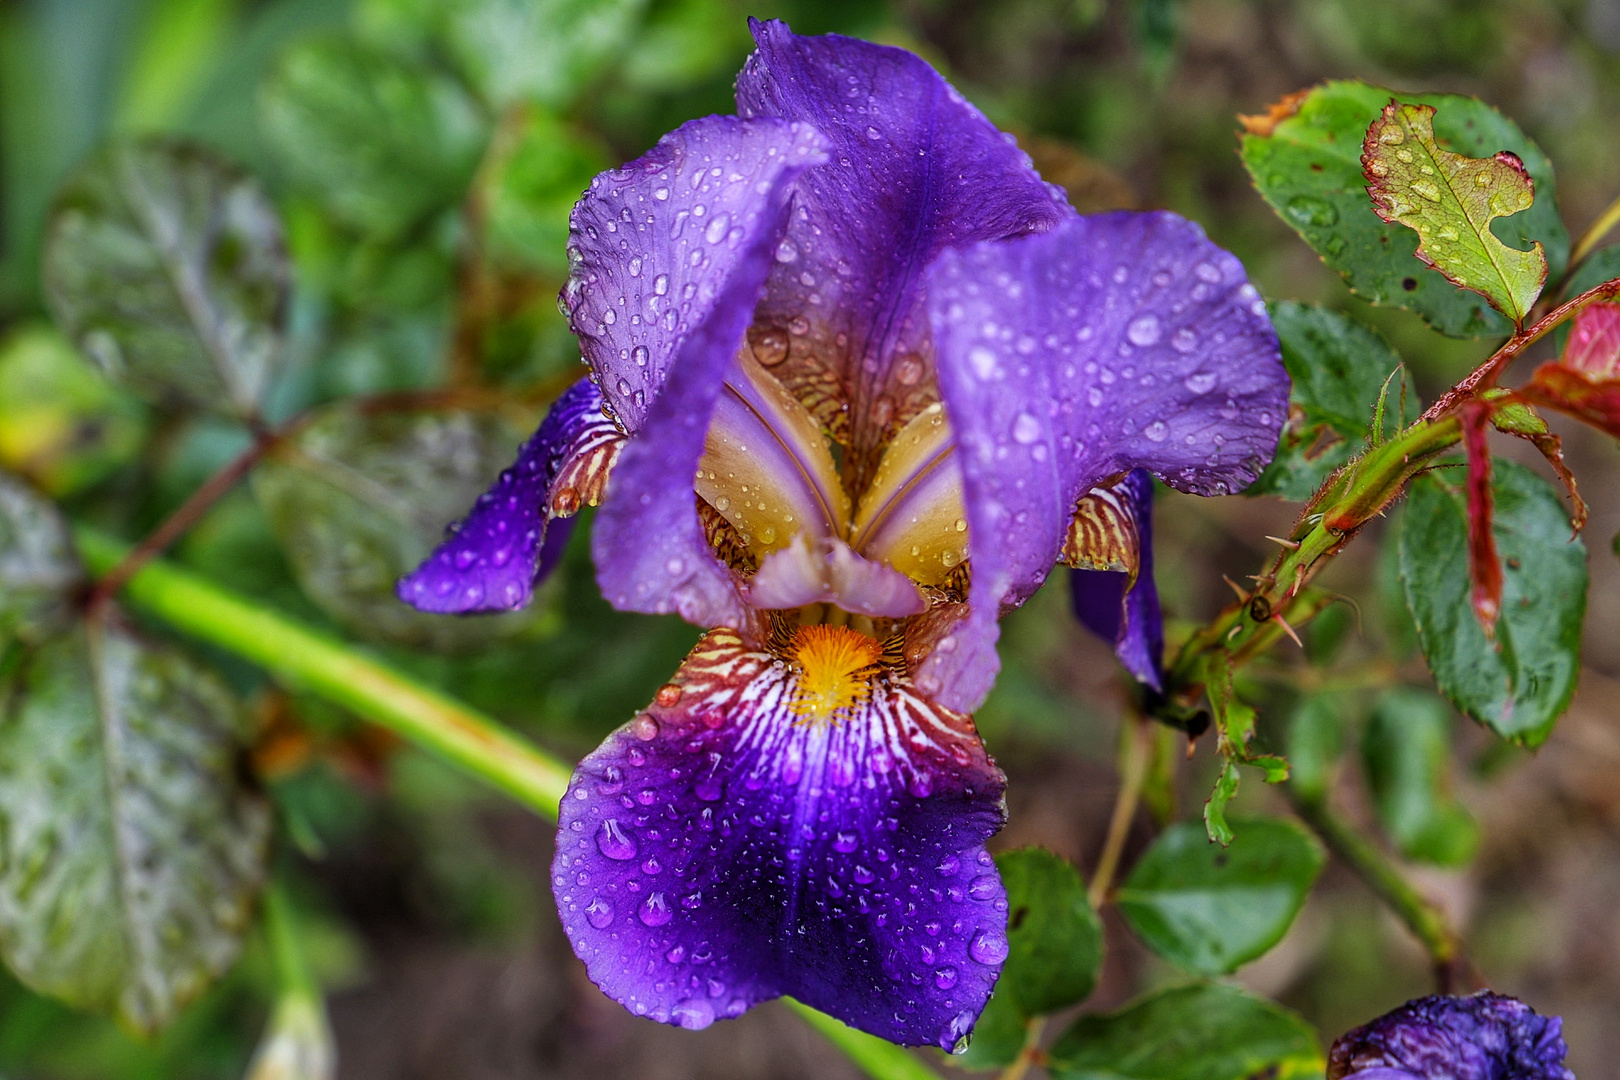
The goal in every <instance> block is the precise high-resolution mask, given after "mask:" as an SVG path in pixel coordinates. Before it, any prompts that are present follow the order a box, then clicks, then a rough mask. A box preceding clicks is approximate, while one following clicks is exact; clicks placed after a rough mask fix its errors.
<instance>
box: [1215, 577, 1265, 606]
mask: <svg viewBox="0 0 1620 1080" xmlns="http://www.w3.org/2000/svg"><path fill="white" fill-rule="evenodd" d="M1221 580H1222V581H1224V582H1226V583H1227V584H1228V585H1230V586H1232V591H1233V592H1235V593H1237V598H1238V599H1239V600H1247V599H1248V598H1249V594H1248V593H1246V592H1244V591H1243V586H1241V585H1239V584H1238V583H1237V582H1235V581H1233V580H1232V579H1231V578H1229V577H1227V576H1226V575H1225V574H1222V575H1221ZM1255 580H1257V581H1258V580H1259V579H1258V578H1256V579H1255Z"/></svg>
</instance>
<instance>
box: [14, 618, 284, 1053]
mask: <svg viewBox="0 0 1620 1080" xmlns="http://www.w3.org/2000/svg"><path fill="white" fill-rule="evenodd" d="M242 735H243V732H242V715H241V711H240V708H239V706H238V705H237V704H236V702H235V701H234V699H233V698H232V697H231V695H230V692H229V691H228V690H227V689H226V688H225V687H224V685H223V684H222V683H221V681H220V680H219V678H218V677H217V676H215V675H213V674H212V673H210V672H208V671H207V670H205V669H203V668H201V667H199V666H198V665H196V664H195V663H193V662H192V661H191V660H189V659H187V658H186V657H184V656H183V655H181V654H180V653H178V652H175V651H173V650H171V649H168V648H165V647H159V646H154V645H149V644H146V643H144V642H141V641H139V640H137V639H136V638H135V637H133V636H131V635H130V634H129V633H127V632H126V631H124V630H121V629H118V628H116V627H111V626H109V627H106V628H105V629H101V630H98V631H95V632H94V633H93V634H92V632H91V631H89V630H87V629H86V628H85V627H82V626H81V627H79V628H77V629H74V630H72V631H68V632H65V633H63V634H60V635H58V636H56V637H54V638H51V639H50V640H48V641H46V642H45V643H43V644H41V645H39V646H38V647H36V648H32V649H29V650H28V651H27V652H26V653H25V654H24V656H23V657H22V658H21V660H20V662H19V663H17V664H16V665H15V666H13V667H12V668H11V669H10V670H9V671H8V672H7V674H6V675H5V677H4V681H3V682H0V763H3V765H0V851H3V852H4V853H5V859H4V861H3V862H0V953H3V954H4V957H5V961H6V963H7V965H8V966H10V968H11V969H12V971H13V972H15V973H16V974H17V976H18V977H19V978H20V979H22V980H23V982H25V983H27V984H28V985H29V986H30V987H32V988H33V989H35V990H38V991H40V992H42V993H46V994H50V995H52V996H55V997H59V998H61V999H63V1000H64V1001H66V1002H68V1003H69V1004H71V1005H74V1006H76V1007H78V1008H83V1009H91V1010H96V1011H100V1012H107V1013H113V1014H115V1015H117V1016H118V1017H119V1019H120V1020H121V1021H122V1022H123V1023H125V1024H126V1025H128V1026H129V1027H131V1028H134V1029H135V1030H137V1031H141V1032H154V1031H157V1030H159V1029H161V1028H163V1027H164V1026H166V1025H167V1024H168V1023H169V1022H170V1021H171V1020H173V1019H174V1017H175V1015H176V1014H177V1013H178V1011H179V1010H180V1008H181V1007H182V1006H184V1005H185V1004H186V1003H187V1002H189V1001H190V1000H192V999H193V998H195V997H197V995H198V994H200V993H201V992H202V991H203V990H205V989H206V988H207V987H208V986H209V984H210V983H212V982H213V981H214V979H215V978H217V977H218V976H219V975H220V974H221V973H222V972H224V971H225V969H226V968H227V967H229V966H230V964H231V963H232V961H234V960H235V958H236V955H237V953H238V951H239V949H240V947H241V937H242V934H243V933H244V932H245V931H246V929H247V927H248V925H249V923H250V922H251V920H252V916H253V905H254V897H255V895H256V894H257V892H258V889H259V887H260V885H261V884H262V882H263V880H264V873H265V859H266V853H267V849H268V840H269V830H270V814H269V808H268V806H267V804H266V803H265V802H264V801H263V800H262V799H261V798H260V797H259V796H258V795H257V794H255V793H253V792H250V791H248V790H246V789H245V788H244V787H243V785H242V783H241V779H240V776H241V774H240V769H239V761H238V758H239V755H240V753H241V752H242V750H243V744H242Z"/></svg>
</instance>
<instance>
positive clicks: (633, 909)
mask: <svg viewBox="0 0 1620 1080" xmlns="http://www.w3.org/2000/svg"><path fill="white" fill-rule="evenodd" d="M752 26H753V31H754V36H755V39H756V41H757V43H758V49H757V51H756V52H755V53H754V54H753V56H751V57H750V58H749V60H748V63H747V65H746V66H745V67H744V68H743V71H742V73H741V75H740V76H739V77H738V80H737V104H738V115H737V116H710V117H705V118H703V119H700V120H694V121H692V122H691V123H688V124H685V125H683V126H682V127H680V128H679V129H677V130H675V131H673V132H671V133H670V134H669V135H667V136H665V137H664V139H663V140H662V141H661V142H660V143H659V144H658V145H657V146H656V147H654V148H653V149H652V150H651V151H650V152H648V153H647V154H646V156H644V157H642V158H640V159H639V160H637V161H633V162H631V163H630V164H628V165H625V166H623V167H622V168H618V169H613V170H610V171H608V172H605V173H603V174H602V175H601V176H599V177H597V179H596V180H595V181H594V182H593V183H592V184H591V187H590V189H589V190H588V191H587V192H586V193H585V195H584V197H583V198H582V199H581V201H580V203H579V205H578V206H577V207H576V208H575V210H574V215H573V221H572V232H571V242H570V248H569V254H570V257H571V259H572V263H573V271H572V275H571V278H570V280H569V283H568V286H567V288H566V289H565V291H564V293H563V303H564V306H565V308H566V309H567V312H568V314H569V317H570V319H571V322H572V325H573V329H574V331H575V333H576V334H577V335H578V337H579V340H580V343H581V348H582V351H583V353H584V356H585V360H586V362H587V363H588V364H589V366H590V376H589V379H588V380H581V381H580V383H579V384H578V385H576V386H575V387H574V388H573V389H572V390H570V391H569V393H568V394H567V395H565V396H564V398H563V399H562V400H561V401H559V402H558V404H557V406H556V407H555V408H554V410H553V411H552V414H551V415H550V416H549V417H547V419H546V421H545V423H544V424H542V425H541V428H540V430H539V431H538V432H537V433H536V435H535V436H534V438H533V439H531V440H530V442H529V443H527V444H526V445H525V446H524V447H523V449H522V451H521V453H520V455H519V458H518V461H517V463H516V464H515V465H514V466H513V467H512V469H511V470H509V471H508V472H507V473H506V474H504V475H503V476H502V477H501V479H500V481H499V482H498V483H497V484H496V486H495V487H494V488H493V489H492V490H491V491H490V493H489V494H487V495H485V496H484V497H483V498H482V499H481V501H480V502H479V503H478V504H477V505H476V506H475V507H474V508H473V510H472V511H471V513H470V514H469V515H468V517H467V518H466V520H465V521H464V522H462V524H461V525H460V527H459V529H458V530H457V531H456V532H455V533H454V534H452V535H451V536H450V537H449V538H448V539H447V540H446V541H445V543H444V545H443V546H442V547H441V548H440V549H439V550H438V551H437V552H436V553H435V554H434V555H433V556H432V557H431V558H430V559H429V560H428V561H427V562H426V563H424V564H423V565H422V567H421V568H419V569H418V570H417V571H416V572H415V573H414V574H412V575H411V576H409V577H407V578H406V579H405V580H404V581H402V582H401V583H400V595H401V597H402V598H403V599H405V600H407V601H408V602H410V603H412V604H415V605H416V606H418V607H420V608H423V609H426V610H432V611H446V612H471V611H484V610H496V609H502V608H507V607H514V606H518V605H521V604H522V603H525V602H526V601H527V600H528V597H529V595H530V591H531V589H532V586H533V582H534V580H535V578H536V571H537V568H539V567H540V565H541V559H542V553H543V552H544V551H545V550H546V549H547V548H549V547H551V546H552V537H553V536H554V530H555V529H556V528H557V523H558V522H559V521H561V520H563V519H564V518H565V517H566V516H567V515H570V514H572V513H574V512H575V511H576V510H578V509H579V508H580V507H581V506H583V505H586V504H596V503H598V502H601V503H602V506H601V510H600V512H599V513H598V515H597V517H596V521H595V524H594V531H593V536H592V550H593V555H594V558H595V562H596V567H597V578H598V582H599V583H600V585H601V588H602V590H603V592H604V594H605V595H606V597H607V598H608V600H609V601H611V602H612V603H613V604H614V605H615V606H616V607H619V608H621V609H625V610H632V611H644V612H678V613H679V614H680V615H682V616H683V617H685V618H686V619H687V620H689V621H691V622H693V623H696V624H698V625H700V626H703V627H706V628H709V630H710V632H709V633H708V634H707V635H706V636H705V637H704V638H703V639H702V641H701V642H700V643H699V644H698V646H697V648H696V649H695V650H694V651H693V653H692V654H691V656H689V657H688V658H687V660H686V661H685V662H684V663H683V664H682V666H681V668H680V670H679V671H678V672H676V674H675V675H674V677H673V678H672V680H671V681H670V682H669V683H668V684H667V685H665V686H664V687H663V688H662V689H660V690H659V691H658V694H657V696H656V697H655V699H654V700H653V702H652V703H651V704H650V705H649V706H648V707H647V709H646V710H645V711H643V712H642V713H640V714H639V715H638V716H636V717H635V718H634V719H633V720H632V721H631V722H630V723H628V724H626V725H625V726H624V727H622V728H620V729H619V730H618V731H616V732H614V733H613V734H612V735H610V736H609V737H608V738H607V740H606V741H605V742H604V743H603V744H602V746H601V747H599V748H598V749H597V750H596V751H595V752H594V753H592V754H590V755H589V756H588V757H587V758H585V760H584V761H582V762H581V763H580V765H579V768H578V771H577V772H576V773H575V775H574V780H573V783H572V784H571V786H570V787H569V790H568V793H567V795H566V797H565V798H564V800H563V805H562V811H561V819H560V824H559V830H558V841H557V854H556V860H555V863H554V865H553V883H554V886H555V892H556V898H557V905H558V909H559V911H560V913H561V916H562V922H563V926H564V928H565V929H566V930H567V933H568V935H569V938H570V939H571V941H572V943H573V946H574V949H575V951H576V952H577V953H578V954H579V956H580V957H581V959H583V960H584V962H585V965H586V968H587V970H588V972H589V974H590V976H591V978H592V979H593V980H594V981H595V982H596V984H597V985H598V986H600V987H601V988H602V989H603V991H605V992H606V993H607V994H608V995H610V996H611V997H613V998H614V999H616V1000H617V1001H619V1002H621V1003H623V1004H624V1005H625V1006H626V1007H627V1008H629V1009H631V1010H632V1011H634V1012H635V1013H637V1014H639V1015H644V1016H650V1017H652V1018H654V1019H656V1020H660V1021H664V1022H667V1023H672V1024H679V1025H681V1026H684V1027H690V1028H699V1027H704V1026H706V1025H707V1024H709V1023H711V1022H712V1021H713V1020H715V1019H717V1018H723V1017H733V1016H737V1015H738V1014H740V1013H742V1012H743V1011H744V1010H746V1009H748V1008H749V1007H751V1006H753V1005H754V1004H756V1003H758V1002H761V1001H765V1000H768V999H770V998H774V997H778V996H780V995H783V994H791V995H792V996H794V997H796V998H798V999H799V1000H801V1001H804V1002H806V1003H808V1004H810V1005H813V1006H815V1007H816V1008H818V1009H822V1010H824V1011H826V1012H829V1013H831V1014H833V1015H834V1016H837V1017H840V1018H842V1019H843V1020H845V1021H847V1022H848V1023H850V1024H852V1025H854V1026H856V1027H859V1028H862V1029H864V1030H866V1031H869V1032H873V1033H875V1034H877V1035H881V1036H883V1037H884V1038H887V1039H891V1040H893V1041H895V1042H900V1043H906V1044H912V1045H917V1044H936V1045H940V1046H943V1047H946V1048H955V1047H957V1046H959V1045H961V1044H962V1043H963V1042H964V1039H965V1037H966V1036H967V1034H968V1033H969V1031H970V1030H971V1029H972V1026H973V1023H974V1020H975V1019H976V1018H977V1016H978V1014H979V1012H980V1011H981V1010H982V1009H983V1008H984V1005H985V1002H986V1001H987V1000H988V998H989V995H990V992H991V989H992V987H993V986H994V984H995V981H996V978H997V976H998V974H999V973H1000V969H1001V965H1002V962H1003V960H1004V959H1005V958H1006V955H1007V937H1006V919H1007V914H1006V908H1007V902H1006V894H1005V892H1004V890H1003V888H1002V885H1001V881H1000V879H999V877H998V876H997V874H996V871H995V867H994V864H993V863H992V862H991V860H990V857H989V855H988V854H987V853H986V851H985V842H986V841H987V840H988V839H989V838H990V837H991V836H992V835H994V834H995V833H996V832H997V830H999V829H1000V827H1001V825H1002V823H1003V820H1004V817H1005V807H1004V802H1003V789H1004V787H1005V778H1004V777H1003V775H1002V773H1001V771H1000V770H999V769H998V768H997V767H996V765H995V763H994V762H993V761H992V760H991V759H990V757H989V755H988V754H987V753H986V751H985V749H984V746H983V744H982V743H981V742H980V741H979V737H978V735H977V733H976V731H975V730H974V727H973V722H972V720H971V719H970V717H969V716H968V715H967V714H968V713H969V712H971V711H972V710H973V709H974V708H976V707H977V706H978V705H979V703H980V702H981V701H982V700H983V698H984V696H985V694H986V693H987V692H988V691H989V689H990V685H991V683H992V681H993V680H994V678H995V674H996V671H997V668H998V660H997V657H996V650H995V643H996V635H997V619H998V618H999V617H1000V616H1001V614H1003V613H1004V612H1006V611H1008V610H1010V609H1012V608H1014V607H1017V606H1018V605H1019V604H1021V603H1023V602H1024V600H1026V599H1027V598H1028V597H1029V596H1030V595H1031V594H1032V593H1034V591H1035V590H1036V589H1037V588H1038V587H1039V586H1040V584H1041V582H1042V581H1043V580H1044V579H1045V577H1046V575H1047V574H1048V572H1049V571H1050V570H1051V568H1052V567H1053V565H1055V564H1056V563H1057V562H1059V561H1063V562H1068V563H1070V564H1073V565H1082V566H1099V565H1101V566H1110V567H1117V568H1119V569H1126V568H1127V564H1129V565H1130V566H1134V565H1135V564H1134V563H1130V560H1131V559H1134V558H1136V557H1137V556H1136V555H1135V554H1134V553H1135V552H1139V551H1144V550H1145V548H1144V547H1143V543H1142V541H1143V539H1144V538H1143V537H1142V536H1141V535H1140V534H1139V530H1140V529H1142V528H1143V527H1145V524H1146V517H1145V515H1143V514H1142V513H1141V512H1140V511H1139V508H1138V504H1139V503H1140V500H1141V498H1142V497H1144V496H1143V493H1144V492H1146V490H1147V488H1146V483H1147V481H1146V474H1147V473H1151V474H1152V475H1154V476H1157V477H1159V478H1160V479H1162V480H1164V481H1165V482H1166V483H1168V484H1170V485H1171V486H1173V487H1176V488H1179V489H1181V490H1184V491H1194V492H1198V493H1201V494H1222V493H1225V492H1228V491H1234V490H1237V489H1239V488H1241V487H1243V486H1244V485H1246V484H1247V483H1248V482H1249V481H1250V480H1252V479H1253V477H1254V476H1255V475H1256V474H1257V473H1258V472H1259V471H1260V469H1261V468H1262V467H1263V466H1264V465H1265V463H1266V461H1267V460H1268V459H1269V458H1270V456H1271V453H1272V450H1273V448H1274V446H1275V445H1276V441H1277V433H1278V429H1279V427H1280V425H1281V423H1282V420H1283V417H1284V414H1285V412H1286V407H1287V396H1288V381H1287V376H1286V375H1285V373H1284V371H1283V367H1282V364H1281V361H1280V358H1279V355H1278V350H1277V341H1276V337H1275V335H1274V334H1273V333H1272V330H1271V326H1270V323H1269V322H1268V320H1267V317H1266V313H1265V308H1264V306H1263V304H1262V303H1261V301H1260V300H1259V298H1258V296H1257V295H1256V293H1255V290H1254V289H1253V288H1252V287H1251V286H1250V285H1249V284H1248V283H1247V282H1246V280H1245V278H1244V274H1243V268H1242V267H1241V266H1240V265H1239V263H1238V261H1237V259H1235V258H1234V257H1233V256H1231V255H1230V254H1228V253H1226V252H1224V251H1222V250H1221V249H1219V248H1217V247H1216V246H1215V245H1213V244H1212V243H1210V242H1209V240H1208V239H1206V238H1205V236H1204V234H1203V232H1202V231H1201V230H1200V229H1199V228H1198V226H1196V225H1194V224H1192V223H1190V222H1188V221H1185V220H1183V219H1181V218H1179V217H1176V216H1175V215H1173V214H1168V213H1119V214H1105V215H1100V216H1096V217H1081V216H1079V215H1078V214H1076V213H1075V212H1074V211H1073V210H1072V209H1071V208H1070V207H1069V206H1068V205H1067V204H1066V203H1065V202H1064V200H1063V198H1062V195H1061V193H1060V192H1059V191H1058V190H1057V189H1055V188H1053V187H1052V186H1050V185H1048V184H1046V183H1043V182H1042V181H1041V179H1040V177H1038V176H1037V175H1036V174H1035V172H1034V170H1033V169H1032V167H1031V166H1030V163H1029V159H1028V158H1027V157H1026V156H1025V155H1024V154H1023V153H1021V152H1020V151H1019V150H1018V148H1017V147H1016V145H1014V143H1013V141H1012V140H1011V139H1010V138H1009V137H1008V136H1006V135H1003V134H1002V133H1001V132H999V131H997V130H996V129H995V128H994V127H993V126H992V125H991V124H990V123H989V122H988V121H987V120H986V119H985V118H984V117H983V116H982V115H981V114H980V113H979V112H978V111H977V110H975V109H974V108H973V107H972V106H971V105H969V104H968V103H967V102H965V101H964V100H963V99H962V98H961V96H960V95H958V94H957V93H956V91H955V90H953V89H952V88H951V87H950V86H949V85H948V84H946V83H945V81H944V80H943V79H941V78H940V77H939V75H938V74H936V73H935V72H934V71H933V70H932V69H931V68H930V67H929V66H928V65H927V64H925V63H924V62H923V61H922V60H920V59H918V58H917V57H916V56H913V55H912V54H910V53H908V52H905V51H903V50H900V49H893V48H885V47H882V46H877V45H871V44H868V43H866V42H861V41H855V40H851V39H848V38H843V37H836V36H829V37H798V36H796V35H794V34H793V33H792V32H791V31H790V30H789V29H788V28H787V27H786V26H784V25H783V24H781V23H778V22H766V23H758V22H756V23H753V24H752ZM1138 469H1141V470H1146V473H1137V472H1134V471H1133V470H1138ZM610 472H611V480H609V473H610ZM1121 485H1123V486H1121ZM604 496H605V500H604ZM1088 497H1089V498H1088ZM1077 510H1078V511H1079V513H1077ZM1139 580H1140V578H1139Z"/></svg>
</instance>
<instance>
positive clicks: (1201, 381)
mask: <svg viewBox="0 0 1620 1080" xmlns="http://www.w3.org/2000/svg"><path fill="white" fill-rule="evenodd" d="M1182 385H1183V386H1185V387H1186V388H1187V389H1188V390H1191V391H1192V392H1193V393H1195V394H1207V393H1209V392H1210V391H1211V390H1213V389H1215V374H1214V372H1210V371H1198V372H1194V373H1193V374H1191V375H1189V376H1187V377H1186V378H1185V379H1183V380H1182Z"/></svg>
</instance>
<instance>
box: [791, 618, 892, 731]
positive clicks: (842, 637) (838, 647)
mask: <svg viewBox="0 0 1620 1080" xmlns="http://www.w3.org/2000/svg"><path fill="white" fill-rule="evenodd" d="M882 656H883V647H882V646H881V645H879V644H878V643H877V642H876V641H874V640H873V639H872V638H869V637H867V636H866V635H865V634H862V633H860V632H859V631H856V630H851V629H850V628H849V627H847V626H825V625H821V626H802V627H800V628H799V629H798V630H797V631H796V632H795V633H794V635H793V643H792V644H791V645H789V646H788V657H789V658H790V659H791V660H792V661H793V662H794V664H796V665H797V666H798V668H799V683H798V686H797V688H796V689H795V690H794V693H793V698H792V700H790V701H789V702H788V707H789V708H790V709H792V710H793V712H794V713H796V714H797V715H798V716H799V717H801V718H802V720H803V721H804V722H827V721H832V720H839V719H842V718H843V717H844V716H845V715H847V714H848V712H849V710H851V709H853V708H854V707H855V706H857V705H859V704H861V703H862V702H864V701H866V699H867V698H868V697H870V696H871V694H872V680H873V678H874V677H875V676H876V675H877V670H878V662H879V660H881V659H882Z"/></svg>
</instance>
